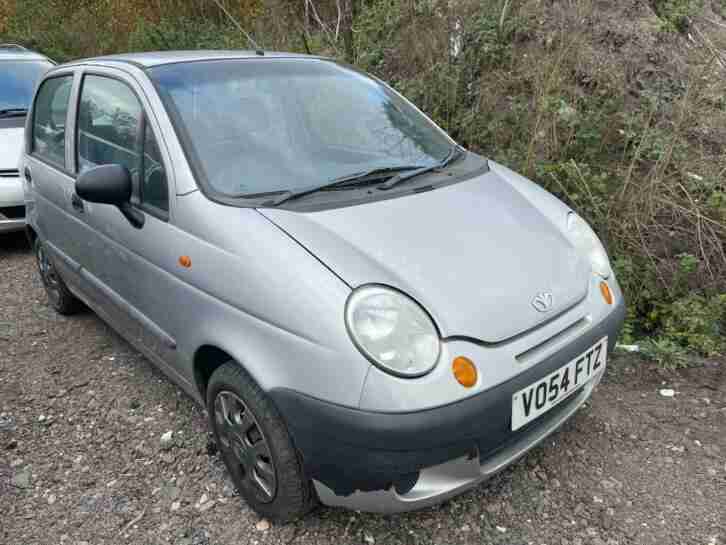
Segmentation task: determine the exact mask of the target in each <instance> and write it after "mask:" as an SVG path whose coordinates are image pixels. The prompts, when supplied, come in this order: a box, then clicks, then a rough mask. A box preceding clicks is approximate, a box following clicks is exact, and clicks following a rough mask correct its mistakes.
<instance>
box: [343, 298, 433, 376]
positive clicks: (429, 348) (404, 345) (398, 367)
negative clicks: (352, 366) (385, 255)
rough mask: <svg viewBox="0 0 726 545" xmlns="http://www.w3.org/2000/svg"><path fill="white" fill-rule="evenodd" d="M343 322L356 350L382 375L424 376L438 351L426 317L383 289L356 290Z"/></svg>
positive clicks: (414, 305)
mask: <svg viewBox="0 0 726 545" xmlns="http://www.w3.org/2000/svg"><path fill="white" fill-rule="evenodd" d="M345 322H346V326H347V327H348V332H349V333H350V336H351V338H352V339H353V342H354V343H355V345H356V346H357V347H358V349H359V350H360V351H361V352H362V353H363V355H364V356H366V357H367V358H368V359H369V360H371V361H372V362H373V363H374V364H376V365H377V366H378V367H380V368H381V369H383V370H384V371H386V372H388V373H391V374H393V375H397V376H400V377H419V376H421V375H425V374H426V373H428V372H429V371H431V369H433V367H434V366H435V365H436V361H437V360H438V359H439V352H440V351H441V343H440V341H439V334H438V331H437V330H436V327H435V326H434V324H433V322H432V321H431V318H429V316H428V314H426V312H425V311H424V310H423V309H422V308H421V307H420V306H419V305H418V304H417V303H416V302H415V301H413V300H412V299H410V298H409V297H406V296H405V295H403V294H402V293H399V292H397V291H395V290H393V289H390V288H386V287H383V286H364V287H362V288H358V289H357V290H355V291H354V292H353V293H352V294H351V295H350V297H349V298H348V303H347V305H346V307H345Z"/></svg>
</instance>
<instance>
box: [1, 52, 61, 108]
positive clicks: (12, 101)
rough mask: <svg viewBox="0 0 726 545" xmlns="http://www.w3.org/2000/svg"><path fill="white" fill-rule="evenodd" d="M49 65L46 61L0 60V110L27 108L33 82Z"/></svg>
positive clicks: (33, 86) (34, 82)
mask: <svg viewBox="0 0 726 545" xmlns="http://www.w3.org/2000/svg"><path fill="white" fill-rule="evenodd" d="M51 66H52V65H51V64H50V63H49V62H46V61H2V62H0V110H13V109H27V108H28V107H29V105H30V101H31V99H32V98H33V91H34V90H35V84H36V83H37V82H38V79H39V78H40V76H42V75H43V74H44V73H45V72H46V71H47V70H48V69H50V67H51Z"/></svg>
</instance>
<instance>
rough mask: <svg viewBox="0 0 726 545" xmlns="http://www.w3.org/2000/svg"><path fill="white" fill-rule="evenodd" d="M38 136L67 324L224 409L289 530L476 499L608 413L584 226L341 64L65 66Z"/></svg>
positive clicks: (619, 308) (35, 148)
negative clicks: (100, 337) (579, 416)
mask: <svg viewBox="0 0 726 545" xmlns="http://www.w3.org/2000/svg"><path fill="white" fill-rule="evenodd" d="M26 134H27V142H26V153H25V155H24V159H23V163H22V168H23V169H24V171H25V172H26V173H27V175H28V180H29V181H30V183H29V184H28V193H27V200H28V206H29V228H28V232H29V236H30V238H31V240H32V242H33V244H34V248H35V252H36V255H37V259H38V265H39V269H40V274H41V277H42V279H43V282H44V284H45V287H46V290H47V293H48V297H49V300H50V303H51V304H52V306H53V307H55V309H56V310H57V311H58V312H61V313H70V312H72V311H74V310H76V309H78V307H79V301H82V302H83V303H85V304H86V305H87V306H88V307H90V308H92V309H93V310H95V311H96V312H97V313H98V314H99V315H100V316H101V317H102V318H103V319H104V320H106V321H108V322H109V323H110V324H112V326H113V327H114V328H116V329H117V330H118V331H119V332H120V333H121V334H122V335H123V336H124V337H125V338H126V339H128V340H129V342H131V343H132V344H133V345H135V346H136V347H137V348H138V349H139V350H140V351H141V352H143V353H144V354H145V355H146V356H147V357H148V358H149V359H150V360H152V361H153V362H155V363H156V364H157V365H158V366H159V367H160V368H161V369H162V370H163V371H164V372H166V373H167V374H168V375H169V376H170V377H171V378H172V380H174V381H175V382H177V383H178V384H179V385H180V386H181V387H182V388H183V389H184V390H185V391H186V392H187V393H188V394H189V395H190V396H192V397H193V398H194V399H195V400H196V401H197V402H199V403H200V404H201V405H202V406H204V407H206V409H207V411H208V414H209V425H210V427H211V430H212V432H213V435H214V438H215V440H216V443H217V445H218V446H219V449H220V454H221V457H222V458H223V459H224V461H225V463H226V465H227V468H228V470H229V473H230V475H231V477H232V479H233V481H234V483H235V485H236V487H237V488H238V490H239V491H240V493H241V495H242V496H243V497H244V499H245V500H246V501H247V503H248V504H249V505H250V506H251V507H252V508H254V509H255V510H256V511H257V512H259V513H260V514H262V515H264V516H267V517H270V518H272V519H274V520H278V521H285V520H290V519H293V518H295V517H298V516H301V515H302V514H304V513H306V512H307V511H308V510H309V509H310V508H311V507H312V506H313V505H314V504H315V503H316V501H318V500H319V501H321V502H322V503H324V504H327V505H334V506H344V507H348V508H351V509H359V510H365V511H376V512H383V513H392V512H399V511H407V510H412V509H418V508H421V507H424V506H429V505H432V504H436V503H438V502H441V501H443V500H444V499H446V498H450V497H452V496H454V495H456V494H459V493H461V492H462V491H464V490H467V489H470V488H472V487H474V486H475V485H477V484H478V483H480V482H482V481H484V480H485V479H487V478H488V477H490V476H492V475H494V474H495V473H497V472H498V471H500V470H501V469H502V468H504V467H506V466H507V465H509V464H511V463H512V462H514V461H515V460H517V459H518V458H519V457H521V456H522V455H523V454H524V453H525V452H527V451H528V450H529V449H531V448H532V447H533V446H534V445H536V444H537V443H539V442H540V441H542V439H544V438H545V437H546V436H547V435H549V434H550V433H552V432H553V431H554V430H555V429H557V428H558V427H559V426H560V425H561V424H562V423H563V422H564V421H565V420H567V419H568V418H569V417H570V416H572V414H573V413H574V412H575V411H576V410H577V409H578V407H580V406H581V405H582V404H583V403H584V402H585V401H586V400H587V399H588V398H589V397H590V395H591V394H592V391H593V388H594V387H595V385H596V384H597V383H598V382H599V381H600V379H601V378H602V376H603V371H604V369H605V365H606V361H607V357H608V355H609V354H610V352H611V351H612V349H613V347H614V344H615V340H616V337H617V335H618V332H619V330H620V327H621V325H622V322H623V318H624V313H625V306H624V302H623V296H622V293H621V290H620V287H619V286H618V282H617V280H616V279H615V276H614V274H613V271H612V269H611V267H610V263H609V260H608V257H607V254H606V253H605V250H604V249H603V246H602V244H601V243H600V241H599V240H598V238H597V236H596V235H595V234H594V232H593V231H592V230H591V229H590V227H589V226H588V225H587V223H586V222H585V221H583V220H582V219H581V218H580V217H579V216H578V215H577V214H575V213H574V212H573V211H572V210H570V209H569V208H568V207H567V206H566V205H565V204H563V203H562V202H560V201H559V200H557V199H556V198H555V197H553V196H552V195H550V194H549V193H547V192H546V191H544V190H543V189H541V188H540V187H539V186H537V185H535V184H534V183H532V182H530V181H528V180H526V179H525V178H523V177H522V176H519V175H518V174H516V173H515V172H512V171H511V170H509V169H507V168H505V167H504V166H502V165H499V164H497V163H495V162H493V161H490V160H487V159H485V158H483V157H481V156H479V155H477V154H476V153H472V152H470V151H467V150H465V149H463V148H461V147H460V146H458V145H457V144H456V143H455V142H454V141H453V140H452V139H451V138H449V137H448V136H447V135H446V134H445V133H444V132H443V131H442V130H441V129H439V128H438V127H437V126H436V125H435V124H434V123H433V122H432V121H431V120H430V119H428V118H427V117H426V116H425V115H424V114H422V113H421V112H420V111H419V110H418V109H416V107H415V106H413V105H412V104H411V103H410V102H408V101H407V100H406V99H405V98H403V97H402V96H401V95H399V94H398V93H396V92H395V91H394V90H392V89H391V88H390V87H388V86H387V85H386V84H384V83H383V82H381V81H379V80H377V79H375V78H372V77H370V76H367V75H365V74H363V73H361V72H358V71H356V70H355V69H353V68H351V67H348V66H343V65H341V64H338V63H336V62H334V61H332V60H329V59H325V58H317V57H310V56H302V55H292V54H279V53H277V54H274V53H266V52H264V53H263V52H257V53H255V52H252V53H246V52H239V51H234V52H211V51H210V52H204V51H197V52H166V53H143V54H128V55H120V56H110V57H103V58H96V59H91V60H84V61H78V62H75V63H71V64H65V65H62V66H58V67H57V68H54V69H53V70H51V71H50V72H49V73H48V74H47V75H46V76H45V78H44V80H43V81H42V83H41V84H40V86H39V89H38V91H37V93H36V96H35V99H34V104H33V110H32V113H31V115H30V116H29V117H28V126H27V131H26Z"/></svg>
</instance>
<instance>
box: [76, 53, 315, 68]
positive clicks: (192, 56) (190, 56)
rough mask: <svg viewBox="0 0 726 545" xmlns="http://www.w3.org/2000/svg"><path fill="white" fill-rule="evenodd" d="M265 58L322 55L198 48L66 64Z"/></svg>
mask: <svg viewBox="0 0 726 545" xmlns="http://www.w3.org/2000/svg"><path fill="white" fill-rule="evenodd" d="M249 58H256V59H266V58H276V59H280V58H295V59H321V58H324V57H319V56H314V55H302V54H299V53H283V52H277V51H248V50H241V49H235V50H198V51H148V52H144V53H122V54H118V55H105V56H103V57H92V58H89V59H82V60H79V61H74V62H72V63H68V64H89V63H92V64H96V63H97V64H103V63H106V62H114V63H115V62H120V63H127V64H133V65H135V66H139V67H141V68H151V67H153V66H159V65H162V64H173V63H179V62H196V61H207V60H223V59H249Z"/></svg>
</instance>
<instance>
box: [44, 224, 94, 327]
mask: <svg viewBox="0 0 726 545" xmlns="http://www.w3.org/2000/svg"><path fill="white" fill-rule="evenodd" d="M33 251H34V252H35V259H36V263H37V265H38V273H39V274H40V279H41V281H42V282H43V287H44V288H45V293H46V295H47V296H48V303H50V306H51V307H53V309H55V311H56V312H57V313H58V314H63V315H66V316H67V315H69V314H75V313H76V312H78V311H79V310H81V309H82V308H83V303H81V302H80V301H79V300H78V299H77V298H76V296H75V295H73V294H72V293H71V292H70V290H69V289H68V287H67V286H66V284H65V282H63V279H62V278H61V277H60V274H58V271H56V268H55V265H54V264H53V261H52V260H51V259H50V256H49V255H48V252H47V250H46V249H45V246H44V245H43V242H41V240H40V238H36V239H35V243H34V244H33Z"/></svg>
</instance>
